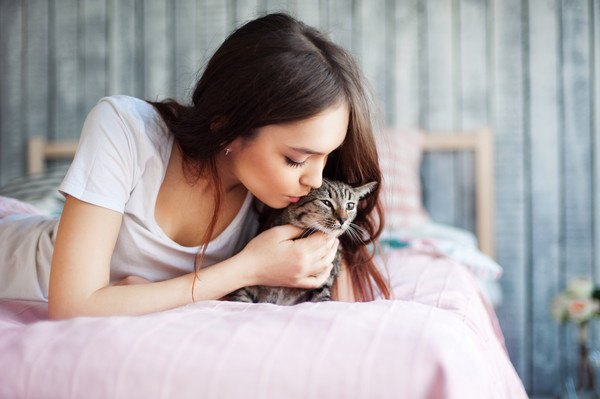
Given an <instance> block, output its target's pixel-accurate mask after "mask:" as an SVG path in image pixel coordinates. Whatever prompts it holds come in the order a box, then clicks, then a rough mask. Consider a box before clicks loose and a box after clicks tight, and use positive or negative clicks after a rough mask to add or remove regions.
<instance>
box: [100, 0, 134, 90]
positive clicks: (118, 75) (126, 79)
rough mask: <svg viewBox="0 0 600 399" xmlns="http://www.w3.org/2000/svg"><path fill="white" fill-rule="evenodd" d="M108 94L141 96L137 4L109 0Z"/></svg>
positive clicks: (121, 0)
mask: <svg viewBox="0 0 600 399" xmlns="http://www.w3.org/2000/svg"><path fill="white" fill-rule="evenodd" d="M107 14H108V20H107V23H108V26H107V29H108V32H107V46H108V87H107V92H108V93H119V94H126V95H129V96H135V95H138V91H137V88H136V78H135V76H136V73H137V66H138V60H137V59H136V39H137V36H136V26H137V25H138V24H139V23H141V21H139V20H137V18H136V3H135V0H108V2H107Z"/></svg>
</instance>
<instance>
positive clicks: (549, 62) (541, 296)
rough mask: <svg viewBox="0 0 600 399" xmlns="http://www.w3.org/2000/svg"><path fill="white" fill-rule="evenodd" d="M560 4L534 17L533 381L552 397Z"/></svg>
mask: <svg viewBox="0 0 600 399" xmlns="http://www.w3.org/2000/svg"><path fill="white" fill-rule="evenodd" d="M558 1H559V0H531V1H530V2H529V11H528V12H529V15H536V16H537V17H536V18H532V19H530V22H529V30H528V35H529V57H528V58H529V70H530V71H535V73H531V72H530V73H529V86H530V104H531V105H530V107H529V109H530V113H529V115H528V119H529V154H528V155H529V157H530V161H529V162H530V176H529V181H530V184H531V196H530V198H529V203H530V208H531V216H530V221H531V222H530V225H531V231H530V241H531V252H530V259H531V280H532V282H531V288H532V292H531V295H532V304H533V306H532V308H531V323H532V324H531V329H532V334H531V345H532V349H531V353H532V358H531V367H532V369H533V370H535V372H534V373H533V374H532V377H531V386H532V388H533V389H534V390H536V391H537V392H540V393H544V394H552V393H553V392H551V390H552V389H551V387H550V386H549V384H548V381H558V380H560V369H559V368H558V367H557V365H559V364H560V358H561V349H560V347H561V345H560V342H559V327H558V325H557V324H556V323H555V322H553V321H552V320H551V319H550V315H549V307H548V304H549V303H550V302H551V301H552V299H553V298H554V297H555V296H556V295H557V294H558V292H559V290H560V288H561V287H560V276H561V270H560V268H561V252H560V217H561V216H560V206H561V200H560V198H561V186H560V184H561V180H562V177H561V173H560V156H559V154H560V148H561V144H560V143H561V141H562V139H561V129H560V112H559V111H560V101H559V100H560V98H559V95H558V94H559V87H558V85H559V80H560V75H559V63H560V54H559V48H560V46H559V34H558V33H559V23H560V22H559V20H558V15H557V8H558V6H559V5H558Z"/></svg>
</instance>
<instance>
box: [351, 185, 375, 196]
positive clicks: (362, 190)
mask: <svg viewBox="0 0 600 399" xmlns="http://www.w3.org/2000/svg"><path fill="white" fill-rule="evenodd" d="M375 187H377V182H376V181H372V182H371V183H367V184H365V185H362V186H360V187H356V188H355V189H354V191H355V192H356V194H357V195H358V198H359V199H360V198H362V197H364V196H365V195H367V194H369V193H370V192H371V191H373V190H375Z"/></svg>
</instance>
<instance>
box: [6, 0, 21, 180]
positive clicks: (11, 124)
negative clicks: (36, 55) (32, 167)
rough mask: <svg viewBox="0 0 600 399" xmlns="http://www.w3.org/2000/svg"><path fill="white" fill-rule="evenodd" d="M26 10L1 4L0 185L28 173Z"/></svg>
mask: <svg viewBox="0 0 600 399" xmlns="http://www.w3.org/2000/svg"><path fill="white" fill-rule="evenodd" d="M25 17H26V15H24V7H23V4H22V3H21V2H17V1H2V2H0V40H2V44H1V47H0V51H1V54H2V56H1V61H2V63H1V65H2V69H0V74H1V75H0V85H1V86H0V89H1V90H2V95H0V128H1V129H2V134H1V135H0V151H2V156H0V172H1V174H0V184H5V183H7V182H9V181H10V180H12V179H15V178H17V177H19V176H22V175H24V174H25V159H24V155H25V150H24V147H23V145H24V142H25V139H26V137H27V136H26V132H25V130H24V120H25V119H26V115H25V113H23V112H22V110H23V105H24V102H25V90H24V80H23V79H24V75H25V73H24V72H23V70H24V68H25V65H24V62H23V61H24V54H23V53H24V51H25V48H26V47H25V45H26V43H25V41H26V38H25V37H24V35H23V30H24V29H23V20H24V18H25Z"/></svg>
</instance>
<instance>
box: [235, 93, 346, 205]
mask: <svg viewBox="0 0 600 399" xmlns="http://www.w3.org/2000/svg"><path fill="white" fill-rule="evenodd" d="M348 118H349V108H348V105H347V104H346V103H345V102H342V103H341V104H339V105H336V106H333V107H330V108H327V109H326V110H324V111H322V112H320V113H319V114H317V115H315V116H313V117H311V118H308V119H304V120H302V121H298V122H293V123H286V124H278V125H268V126H264V127H262V128H260V129H258V132H257V134H256V136H254V137H253V138H252V139H243V138H238V139H236V140H235V141H234V142H233V143H232V144H231V146H230V148H231V152H230V153H229V155H228V156H227V157H228V158H229V162H230V166H231V169H230V172H231V177H232V178H234V179H235V180H236V181H237V182H240V183H241V184H243V185H244V186H245V187H246V188H247V189H248V190H249V191H250V192H251V193H252V194H253V195H254V196H255V197H256V198H258V199H259V200H260V201H262V202H264V203H265V204H267V205H268V206H270V207H271V208H284V207H286V206H288V205H289V204H290V203H291V202H296V201H298V200H299V197H301V196H303V195H306V194H307V193H308V192H309V191H310V190H311V189H312V188H315V187H319V186H321V182H322V175H323V168H324V167H325V163H326V162H327V156H328V155H329V153H331V152H332V151H334V150H335V149H337V148H338V147H339V146H341V145H342V143H343V141H344V138H345V137H346V131H347V130H348Z"/></svg>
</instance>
